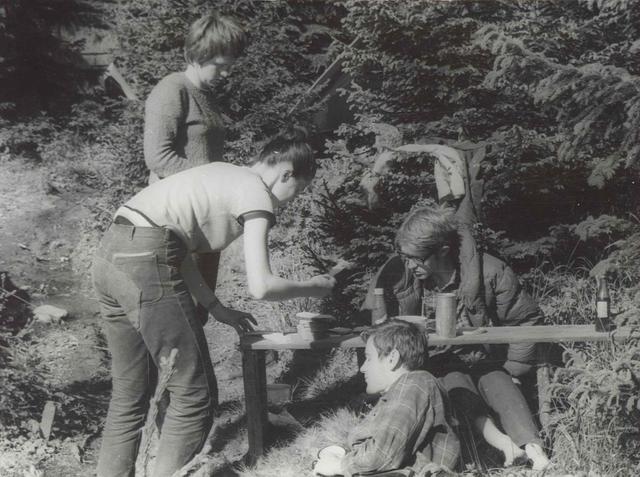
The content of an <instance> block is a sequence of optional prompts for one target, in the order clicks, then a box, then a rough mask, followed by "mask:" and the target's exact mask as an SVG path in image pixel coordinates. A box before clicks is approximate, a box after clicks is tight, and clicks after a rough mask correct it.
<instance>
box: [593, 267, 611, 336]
mask: <svg viewBox="0 0 640 477" xmlns="http://www.w3.org/2000/svg"><path fill="white" fill-rule="evenodd" d="M610 330H611V299H610V298H609V288H608V287H607V281H606V280H605V279H604V277H600V278H599V279H598V294H597V297H596V331H610Z"/></svg>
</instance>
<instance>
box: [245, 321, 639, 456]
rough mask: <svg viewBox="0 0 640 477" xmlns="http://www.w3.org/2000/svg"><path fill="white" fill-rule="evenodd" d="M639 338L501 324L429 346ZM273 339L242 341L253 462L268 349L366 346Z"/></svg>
mask: <svg viewBox="0 0 640 477" xmlns="http://www.w3.org/2000/svg"><path fill="white" fill-rule="evenodd" d="M632 335H633V336H636V337H640V332H638V330H637V329H635V330H634V329H633V328H631V327H620V328H618V329H616V330H613V331H611V332H599V331H596V330H595V328H594V326H593V325H547V326H500V327H487V328H476V329H469V330H466V331H463V332H462V333H461V334H459V335H458V336H456V337H454V338H443V337H440V336H438V335H435V334H429V341H428V342H429V346H439V345H467V344H510V343H570V342H576V341H609V340H614V341H624V340H626V339H628V338H630V337H632ZM283 336H284V338H281V339H279V340H278V341H274V340H272V339H265V338H264V337H262V336H244V337H242V339H241V340H240V347H241V350H242V373H243V379H244V394H245V402H246V414H247V430H248V434H249V453H248V456H247V457H248V461H249V462H250V463H254V462H255V461H256V459H257V458H258V457H259V456H261V455H262V454H263V452H264V445H265V430H266V429H267V424H268V420H267V419H268V413H267V378H266V367H265V356H266V352H267V351H270V350H272V351H278V350H285V349H311V350H313V349H317V350H322V349H331V348H338V347H339V348H363V347H364V345H365V343H364V342H363V341H362V339H361V338H360V336H359V334H355V333H352V334H347V335H337V336H330V337H327V338H323V339H319V340H314V341H308V340H304V339H302V338H300V337H299V336H298V335H297V334H296V333H291V334H285V335H283Z"/></svg>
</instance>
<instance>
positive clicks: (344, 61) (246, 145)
mask: <svg viewBox="0 0 640 477" xmlns="http://www.w3.org/2000/svg"><path fill="white" fill-rule="evenodd" d="M212 8H213V9H216V10H218V11H220V12H222V13H228V14H232V15H234V16H235V17H237V18H239V19H240V20H241V22H242V23H243V24H244V26H245V27H246V30H247V32H248V34H249V47H248V50H247V53H246V55H245V56H244V57H243V58H241V59H240V60H239V61H238V62H237V63H236V64H235V65H234V67H233V71H232V74H231V76H230V78H229V80H228V81H226V82H225V83H223V84H221V85H220V86H219V88H218V89H217V90H216V95H217V97H218V100H219V104H220V107H221V108H222V110H223V111H224V114H225V119H226V121H227V133H228V142H227V149H226V153H225V160H228V161H230V162H234V163H238V164H246V163H247V162H248V161H249V160H250V159H251V158H252V157H253V156H254V154H255V153H256V151H257V150H258V149H259V147H260V144H261V141H263V140H265V139H266V138H267V137H268V136H269V135H270V134H273V133H274V132H276V131H277V130H278V129H279V128H280V127H282V126H284V125H286V124H288V123H290V122H295V123H298V124H303V125H305V126H306V127H307V128H308V129H309V131H310V133H311V138H312V140H313V143H314V147H315V149H316V152H317V155H318V157H319V158H320V163H321V169H320V172H319V174H318V177H317V178H316V180H315V182H314V185H313V187H312V189H311V190H310V191H309V192H307V193H305V194H304V195H303V196H302V197H300V198H299V199H298V200H297V201H296V202H295V203H293V204H292V205H291V206H289V207H288V208H287V209H286V210H284V211H283V214H282V216H281V218H280V221H279V224H278V226H277V229H276V230H275V231H274V232H275V233H274V234H273V235H274V236H273V239H272V244H271V245H272V248H273V249H274V251H275V255H274V256H275V263H274V267H275V268H277V269H279V270H281V271H284V273H287V272H288V273H293V274H303V275H304V274H307V275H308V274H310V273H313V272H315V271H318V270H322V271H323V270H325V269H326V268H327V267H329V266H331V265H332V264H334V263H335V262H336V261H337V260H338V259H344V260H346V261H348V262H350V263H352V264H354V273H352V274H351V276H350V277H349V279H348V280H347V281H346V282H344V283H343V284H342V285H341V288H340V289H339V290H337V292H336V293H334V295H333V296H332V297H331V298H330V299H328V300H326V301H325V302H323V303H322V308H323V310H325V311H328V312H331V313H333V314H335V315H336V316H339V317H347V316H350V315H352V314H353V313H354V312H355V311H356V310H357V307H358V305H359V303H360V302H361V300H362V297H363V293H364V291H365V288H366V283H367V281H368V278H369V277H370V274H371V272H372V271H373V270H375V268H376V267H377V266H379V265H380V264H381V263H382V262H383V261H384V259H385V257H386V256H388V254H389V253H391V252H392V251H393V236H394V233H395V230H396V228H397V226H398V225H399V223H400V222H401V220H402V218H403V216H404V215H405V214H406V213H407V211H409V210H410V209H411V208H412V207H414V206H416V205H421V204H430V203H433V202H434V200H435V197H436V189H435V182H434V178H433V175H432V171H433V166H432V165H433V158H430V157H428V156H419V155H416V156H408V157H406V158H405V159H406V160H402V161H396V162H395V163H393V164H392V166H391V170H390V171H389V172H388V173H387V174H385V176H384V177H382V179H381V181H380V182H379V183H378V184H377V186H376V190H375V193H376V197H377V199H378V200H377V203H376V204H372V203H371V201H370V200H369V201H368V200H367V195H366V194H365V191H363V188H362V184H363V178H364V179H365V182H366V178H367V177H369V175H370V171H371V168H372V165H373V163H374V161H375V158H376V156H377V155H378V153H379V152H380V151H381V150H382V149H383V148H384V147H385V146H387V147H388V146H395V145H400V144H405V143H429V142H441V143H447V144H454V145H457V146H459V147H461V148H480V150H481V158H480V159H481V161H480V165H481V167H480V178H481V179H482V180H483V184H484V194H483V201H482V210H483V216H482V219H483V222H482V223H483V225H482V226H479V227H477V229H476V236H477V239H478V241H479V243H481V245H482V247H483V248H484V249H486V250H488V251H490V252H491V253H493V254H496V255H498V256H500V257H502V258H504V259H505V260H506V261H507V262H508V263H509V264H511V265H512V266H513V267H514V268H515V269H516V271H517V272H518V273H520V275H521V277H522V278H523V282H524V283H525V286H527V287H528V288H529V289H530V290H531V292H532V293H533V294H534V295H535V296H536V298H537V299H538V300H539V302H540V304H541V306H542V308H543V310H544V311H545V314H546V316H547V320H548V321H549V322H552V323H590V322H592V320H593V310H594V305H593V302H594V297H595V293H596V292H595V277H596V276H606V278H607V280H608V282H609V284H610V290H611V294H612V302H613V304H614V310H615V312H616V321H617V323H618V324H637V322H638V320H640V285H639V284H640V194H639V187H638V181H639V174H638V171H639V170H640V76H639V75H640V1H638V0H562V1H544V0H537V1H528V0H514V1H500V0H486V1H466V0H465V1H462V0H460V1H456V0H451V1H444V0H443V1H428V0H406V1H402V2H400V1H386V2H383V1H374V0H369V1H365V0H345V1H335V2H329V1H326V2H323V1H304V0H299V1H280V0H276V1H251V0H218V1H194V0H189V1H184V0H138V1H136V2H116V1H113V2H111V1H106V2H100V3H95V2H82V1H78V0H51V1H44V0H41V1H40V0H39V1H26V0H13V1H8V2H5V3H4V6H3V7H2V8H0V12H2V15H1V16H0V67H1V69H0V126H1V129H0V161H3V162H10V161H26V162H29V163H31V164H39V165H41V166H43V167H46V168H48V169H49V171H50V172H51V177H52V178H53V179H52V181H53V183H54V184H55V187H56V189H60V190H73V189H74V188H80V187H89V188H91V189H92V190H93V191H94V193H93V194H92V196H91V198H90V200H88V204H89V206H90V207H91V210H92V212H93V215H92V223H91V224H90V225H88V228H90V229H91V233H92V234H93V235H91V237H93V238H94V239H93V240H90V241H89V244H88V245H86V246H87V247H88V248H91V247H92V246H95V240H97V238H98V237H99V234H100V232H101V231H102V230H103V229H104V228H105V227H106V225H107V224H108V223H109V222H110V219H111V215H112V213H113V211H114V210H115V208H116V207H117V206H118V205H119V204H120V203H121V202H122V201H123V200H124V199H125V198H126V197H129V196H130V195H132V194H133V193H134V192H135V191H136V190H137V189H138V188H140V187H142V186H143V185H144V183H145V180H146V168H145V166H144V162H143V156H142V127H143V102H142V101H130V100H124V99H121V98H113V97H109V96H108V95H106V94H105V93H104V91H103V90H102V89H101V88H95V87H88V86H87V84H88V83H87V80H88V79H87V78H86V75H85V73H83V70H81V69H78V68H77V66H76V65H77V63H76V62H75V59H76V58H77V55H78V54H79V53H80V51H81V49H82V44H81V43H70V42H65V41H63V40H61V39H60V38H58V37H57V36H56V35H55V32H56V31H57V30H56V29H57V28H58V27H59V26H61V25H85V26H86V25H95V26H100V25H102V26H109V28H111V29H112V31H113V32H115V35H116V37H117V40H118V43H119V51H118V54H117V58H116V63H117V65H118V67H119V68H120V70H121V71H122V72H123V74H124V76H125V78H126V79H127V80H128V81H129V83H130V84H131V85H132V86H133V88H134V89H135V90H136V92H137V93H138V96H139V97H140V98H144V97H146V95H147V94H148V92H149V91H150V89H151V88H152V87H153V85H155V83H156V82H157V81H158V80H159V79H160V78H162V77H163V76H164V75H166V74H168V73H169V72H172V71H179V70H181V69H183V67H184V63H183V58H182V39H183V35H184V32H185V30H186V28H187V26H188V25H189V24H190V23H191V22H192V21H193V20H194V19H195V18H197V17H198V16H199V15H200V14H201V13H203V12H206V11H208V10H210V9H212ZM337 59H339V60H340V65H341V68H340V71H339V78H340V82H339V84H338V86H339V88H338V89H337V91H336V92H335V95H330V94H327V92H328V91H329V92H333V91H334V90H335V87H336V84H335V83H331V81H335V76H334V77H332V78H329V79H328V80H327V81H326V82H325V83H322V84H318V85H316V87H315V88H314V89H312V90H311V89H310V87H311V85H312V84H313V83H314V82H315V81H316V80H317V79H318V78H319V77H320V75H321V74H322V73H323V72H324V71H326V69H327V68H329V67H330V65H331V64H332V63H333V62H334V61H336V60H337ZM331 102H333V104H335V103H340V104H346V105H348V110H342V112H343V113H344V115H343V116H342V118H344V119H345V121H344V122H343V123H339V122H332V121H329V120H328V119H327V116H326V114H325V112H326V108H327V104H328V103H331ZM369 192H371V191H369ZM369 199H370V196H369ZM76 270H77V271H78V273H79V274H80V275H82V276H84V277H85V279H86V266H85V267H83V264H78V266H77V267H76ZM3 293H4V292H3ZM2 300H3V301H2V306H3V308H4V309H5V311H6V310H8V309H9V307H8V305H7V303H8V302H9V301H10V300H11V296H9V295H7V294H6V293H5V294H3V295H2ZM307 305H308V304H306V305H305V304H304V303H302V302H300V303H294V304H293V305H283V306H282V308H281V310H280V312H281V314H280V325H281V326H290V325H291V324H292V322H291V321H290V317H291V315H292V313H293V312H294V311H296V310H297V309H299V308H300V307H303V306H307ZM20 320H21V318H20V317H18V316H15V315H12V314H11V313H9V312H8V311H7V312H6V313H5V315H3V321H2V333H3V335H2V336H3V343H12V342H13V341H12V340H15V339H16V338H15V326H14V325H15V323H17V322H19V321H20ZM3 346H4V345H3ZM3 349H5V348H3ZM6 349H10V348H9V347H7V348H6ZM2 353H4V354H2ZM2 353H0V359H1V360H2V364H3V369H0V378H2V379H3V380H4V390H3V396H8V395H10V394H11V392H12V391H13V392H15V393H17V392H23V387H21V386H22V385H20V384H18V383H19V382H20V381H21V379H22V376H21V375H20V373H19V372H18V371H16V370H12V369H11V367H10V366H8V363H9V362H10V361H11V353H10V352H5V351H3V352H2ZM564 361H565V367H564V368H562V369H561V370H560V371H558V372H557V373H556V374H555V376H554V383H553V386H552V388H551V390H552V394H553V397H554V402H555V404H556V411H555V418H554V426H555V427H554V429H555V434H554V435H555V437H556V439H555V440H556V442H564V444H562V445H556V448H555V454H556V455H557V456H558V460H559V462H560V464H561V466H563V468H565V469H566V470H567V471H578V470H583V471H592V472H595V473H600V474H603V475H613V474H615V473H618V474H619V475H632V474H634V471H633V470H632V469H638V467H637V466H638V465H639V458H640V452H639V448H638V446H639V444H640V433H639V431H638V429H639V428H640V426H639V425H638V424H639V422H640V420H639V417H640V400H639V397H638V396H639V395H640V347H639V346H638V341H637V340H632V341H631V342H629V343H626V344H624V345H620V346H614V345H613V344H607V345H597V346H596V345H585V346H581V347H576V348H570V349H567V350H566V352H565V355H564ZM5 365H7V366H6V367H5ZM12 386H13V387H12ZM0 404H3V406H6V407H4V409H3V407H0V419H3V420H4V421H5V422H9V421H11V420H12V419H13V417H11V415H12V413H14V412H17V411H16V410H15V409H14V408H12V406H14V407H15V404H12V403H10V402H9V401H8V400H6V399H5V398H4V397H3V398H2V399H0ZM12 422H13V421H12ZM603 430H606V431H605V432H602V431H603ZM16 432H20V431H16Z"/></svg>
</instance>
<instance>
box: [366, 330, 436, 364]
mask: <svg viewBox="0 0 640 477" xmlns="http://www.w3.org/2000/svg"><path fill="white" fill-rule="evenodd" d="M360 336H361V337H362V340H363V341H364V342H365V343H366V342H367V340H368V339H369V338H372V339H373V345H374V346H375V347H376V350H377V351H378V356H380V357H384V356H388V355H389V353H391V351H393V350H394V349H395V350H398V354H399V355H400V360H399V365H404V367H405V368H407V369H408V370H409V371H414V370H416V369H422V368H423V367H424V366H425V364H426V362H427V359H428V358H429V350H428V348H427V334H426V333H425V332H424V331H423V330H421V329H420V328H418V326H416V325H415V324H413V323H409V322H406V321H402V320H389V321H386V322H384V323H382V324H380V325H376V326H373V327H372V328H369V329H368V330H365V331H363V332H362V334H361V335H360Z"/></svg>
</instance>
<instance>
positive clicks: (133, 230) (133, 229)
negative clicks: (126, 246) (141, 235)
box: [129, 225, 136, 240]
mask: <svg viewBox="0 0 640 477" xmlns="http://www.w3.org/2000/svg"><path fill="white" fill-rule="evenodd" d="M129 229H130V230H129V240H133V236H134V235H135V234H136V227H135V226H133V225H132V226H131V227H129Z"/></svg>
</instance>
